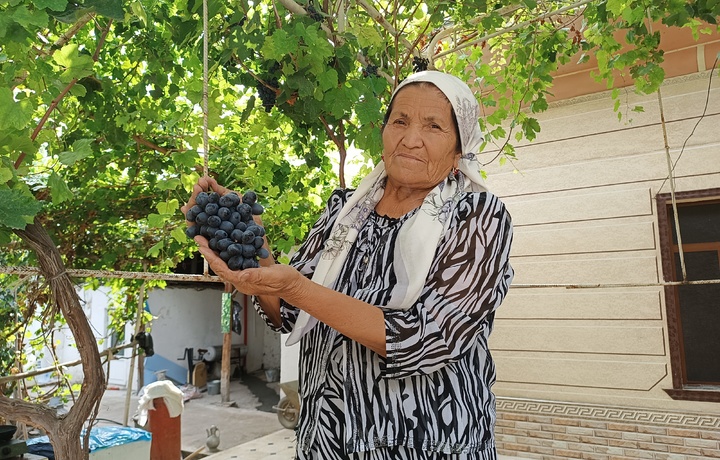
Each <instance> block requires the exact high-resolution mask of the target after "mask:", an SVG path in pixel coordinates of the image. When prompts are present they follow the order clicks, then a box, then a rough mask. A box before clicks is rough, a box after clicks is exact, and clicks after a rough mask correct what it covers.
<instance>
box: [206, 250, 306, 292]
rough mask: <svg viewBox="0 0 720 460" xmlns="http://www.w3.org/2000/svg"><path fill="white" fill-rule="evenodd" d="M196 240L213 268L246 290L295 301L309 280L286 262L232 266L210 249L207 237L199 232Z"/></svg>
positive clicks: (236, 285)
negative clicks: (253, 265)
mask: <svg viewBox="0 0 720 460" xmlns="http://www.w3.org/2000/svg"><path fill="white" fill-rule="evenodd" d="M195 241H196V242H197V243H198V246H199V250H200V253H201V254H202V255H203V256H204V257H205V260H207V262H208V265H209V266H210V268H212V270H213V271H214V272H215V273H216V274H217V275H218V276H219V277H220V278H222V279H223V280H224V281H226V282H228V283H231V284H232V285H233V286H235V288H236V289H237V290H238V291H240V292H242V293H243V294H246V295H257V296H264V295H268V296H277V297H282V298H283V299H285V300H286V301H288V302H291V303H292V300H293V299H294V298H297V296H298V295H301V293H302V292H303V286H304V283H305V282H307V281H308V280H307V278H305V277H304V276H302V275H301V274H300V272H299V271H297V270H296V269H295V268H293V267H291V266H289V265H283V264H273V265H270V266H268V267H261V268H249V269H246V270H230V268H228V266H227V264H226V263H225V261H223V260H222V259H221V258H220V257H219V256H218V255H217V254H216V253H215V251H213V250H212V249H210V247H209V246H208V241H207V239H205V238H204V237H202V236H196V237H195Z"/></svg>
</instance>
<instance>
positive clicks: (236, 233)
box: [230, 228, 245, 243]
mask: <svg viewBox="0 0 720 460" xmlns="http://www.w3.org/2000/svg"><path fill="white" fill-rule="evenodd" d="M243 233H245V230H240V229H239V228H236V229H235V230H233V231H232V233H230V239H231V240H233V241H236V242H238V243H239V242H240V241H242V236H243Z"/></svg>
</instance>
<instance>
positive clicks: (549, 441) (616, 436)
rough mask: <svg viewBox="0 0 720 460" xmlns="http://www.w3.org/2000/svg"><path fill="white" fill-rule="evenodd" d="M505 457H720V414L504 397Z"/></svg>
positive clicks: (501, 433)
mask: <svg viewBox="0 0 720 460" xmlns="http://www.w3.org/2000/svg"><path fill="white" fill-rule="evenodd" d="M497 415H498V418H497V425H496V428H495V435H496V443H497V447H498V452H499V453H500V454H501V455H507V456H515V457H520V458H533V459H543V460H552V459H583V460H618V459H628V458H644V459H657V460H671V459H672V460H699V459H712V458H720V417H717V416H714V415H707V414H700V413H688V412H685V413H681V412H669V411H660V410H646V409H629V408H626V407H603V406H596V405H585V404H572V403H568V404H564V403H559V402H547V401H532V400H522V399H511V398H498V402H497Z"/></svg>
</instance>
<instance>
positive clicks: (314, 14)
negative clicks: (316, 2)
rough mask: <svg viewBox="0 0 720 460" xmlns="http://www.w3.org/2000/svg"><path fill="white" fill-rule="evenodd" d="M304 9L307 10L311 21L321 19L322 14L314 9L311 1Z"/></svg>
mask: <svg viewBox="0 0 720 460" xmlns="http://www.w3.org/2000/svg"><path fill="white" fill-rule="evenodd" d="M306 10H307V12H308V16H310V19H312V20H313V21H315V22H320V21H322V20H323V15H322V14H321V13H320V12H319V11H318V10H316V9H315V7H314V6H313V5H312V3H311V4H310V5H308V6H307V8H306Z"/></svg>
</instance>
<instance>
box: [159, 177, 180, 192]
mask: <svg viewBox="0 0 720 460" xmlns="http://www.w3.org/2000/svg"><path fill="white" fill-rule="evenodd" d="M180 186H182V182H181V181H180V179H178V178H177V177H173V178H172V179H167V180H161V181H158V183H157V188H158V190H175V189H177V188H179V187H180Z"/></svg>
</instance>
